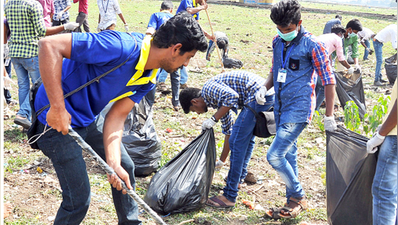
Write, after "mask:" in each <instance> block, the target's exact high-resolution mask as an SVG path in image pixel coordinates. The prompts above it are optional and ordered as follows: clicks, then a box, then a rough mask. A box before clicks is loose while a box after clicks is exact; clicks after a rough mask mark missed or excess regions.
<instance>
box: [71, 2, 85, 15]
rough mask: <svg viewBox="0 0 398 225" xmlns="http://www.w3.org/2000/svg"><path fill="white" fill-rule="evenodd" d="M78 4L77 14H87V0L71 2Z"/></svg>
mask: <svg viewBox="0 0 398 225" xmlns="http://www.w3.org/2000/svg"><path fill="white" fill-rule="evenodd" d="M76 2H79V12H82V13H85V14H88V0H73V3H76Z"/></svg>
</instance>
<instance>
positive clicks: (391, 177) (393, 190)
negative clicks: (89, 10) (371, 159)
mask: <svg viewBox="0 0 398 225" xmlns="http://www.w3.org/2000/svg"><path fill="white" fill-rule="evenodd" d="M372 195H373V225H394V224H396V223H395V220H396V209H397V136H396V135H391V136H387V137H386V139H384V142H383V144H382V145H381V146H380V149H379V156H378V159H377V165H376V173H375V176H374V178H373V185H372Z"/></svg>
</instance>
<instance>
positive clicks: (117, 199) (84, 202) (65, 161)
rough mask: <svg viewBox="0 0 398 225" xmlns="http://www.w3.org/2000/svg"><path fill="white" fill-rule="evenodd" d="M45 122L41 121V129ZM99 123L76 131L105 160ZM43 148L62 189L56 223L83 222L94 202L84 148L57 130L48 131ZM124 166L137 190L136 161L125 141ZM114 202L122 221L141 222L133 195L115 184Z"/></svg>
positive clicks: (42, 139)
mask: <svg viewBox="0 0 398 225" xmlns="http://www.w3.org/2000/svg"><path fill="white" fill-rule="evenodd" d="M43 129H44V125H43V124H42V123H40V122H39V125H38V129H37V130H38V132H42V131H43ZM101 129H102V128H98V127H97V125H96V123H95V122H93V123H91V124H90V125H89V126H88V127H83V128H75V129H74V130H75V131H76V132H77V133H78V134H79V135H80V136H81V137H82V138H83V140H85V141H86V142H87V144H89V145H90V146H91V147H92V148H93V149H94V151H95V152H96V153H97V154H98V155H99V156H100V157H101V158H102V159H104V160H105V149H104V144H103V134H102V132H101V131H100V130H101ZM37 144H38V146H39V148H40V150H41V151H42V152H43V153H44V154H45V155H46V156H47V157H49V158H50V159H51V161H52V163H53V165H54V168H55V171H56V173H57V177H58V179H59V183H60V185H61V189H62V203H61V206H60V208H59V209H58V212H57V216H56V218H55V220H54V224H55V225H60V224H80V223H81V221H82V220H83V219H84V217H85V215H86V213H87V210H88V208H89V205H90V182H89V179H88V175H87V169H86V163H85V161H84V159H83V156H82V148H81V147H80V146H79V145H78V144H77V143H76V141H75V140H74V139H73V138H72V137H71V136H69V135H62V133H60V132H57V131H56V130H54V129H51V130H49V131H48V132H46V133H45V134H44V135H43V136H42V137H41V138H40V139H39V140H38V142H37ZM120 150H121V165H122V167H123V168H124V169H125V170H126V171H127V173H128V174H129V175H130V182H131V185H132V186H133V188H134V189H135V177H134V163H133V161H132V160H131V158H130V156H129V155H128V153H127V151H126V150H125V148H124V146H123V144H121V149H120ZM112 196H113V203H114V205H115V209H116V214H117V216H118V220H119V223H118V224H141V221H140V220H138V206H137V203H136V202H135V201H134V200H133V199H132V198H131V197H130V196H129V195H123V194H122V192H121V191H118V190H116V189H115V188H113V187H112Z"/></svg>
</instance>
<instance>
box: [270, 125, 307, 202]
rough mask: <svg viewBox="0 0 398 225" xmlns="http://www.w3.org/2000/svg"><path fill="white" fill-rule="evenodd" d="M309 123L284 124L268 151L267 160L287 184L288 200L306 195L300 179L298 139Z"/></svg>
mask: <svg viewBox="0 0 398 225" xmlns="http://www.w3.org/2000/svg"><path fill="white" fill-rule="evenodd" d="M306 126H307V123H284V124H282V125H280V126H278V127H277V128H276V135H275V138H274V141H273V142H272V144H271V146H270V147H269V149H268V153H267V160H268V162H269V164H271V166H272V167H273V168H274V169H275V170H276V172H278V174H279V176H281V178H282V180H283V181H284V182H285V184H286V198H287V199H288V202H289V198H290V197H293V198H301V197H303V196H304V195H305V192H304V190H303V187H302V186H301V184H300V181H299V179H298V166H297V138H298V136H299V135H300V134H301V132H302V131H303V129H304V128H305V127H306Z"/></svg>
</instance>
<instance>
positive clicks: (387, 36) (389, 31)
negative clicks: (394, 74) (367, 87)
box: [373, 24, 397, 86]
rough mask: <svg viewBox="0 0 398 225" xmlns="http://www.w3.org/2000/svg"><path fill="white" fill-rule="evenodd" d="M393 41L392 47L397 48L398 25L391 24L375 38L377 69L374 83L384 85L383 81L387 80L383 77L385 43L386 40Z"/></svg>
mask: <svg viewBox="0 0 398 225" xmlns="http://www.w3.org/2000/svg"><path fill="white" fill-rule="evenodd" d="M389 41H390V42H391V44H392V47H393V48H394V49H395V50H397V25H396V24H391V25H388V26H387V27H386V28H384V29H383V30H381V31H380V32H379V33H377V34H376V36H375V37H374V38H373V48H374V49H375V54H376V71H375V80H374V85H376V86H382V85H383V84H382V82H387V81H384V80H382V79H381V65H382V64H383V45H384V43H386V42H389Z"/></svg>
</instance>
